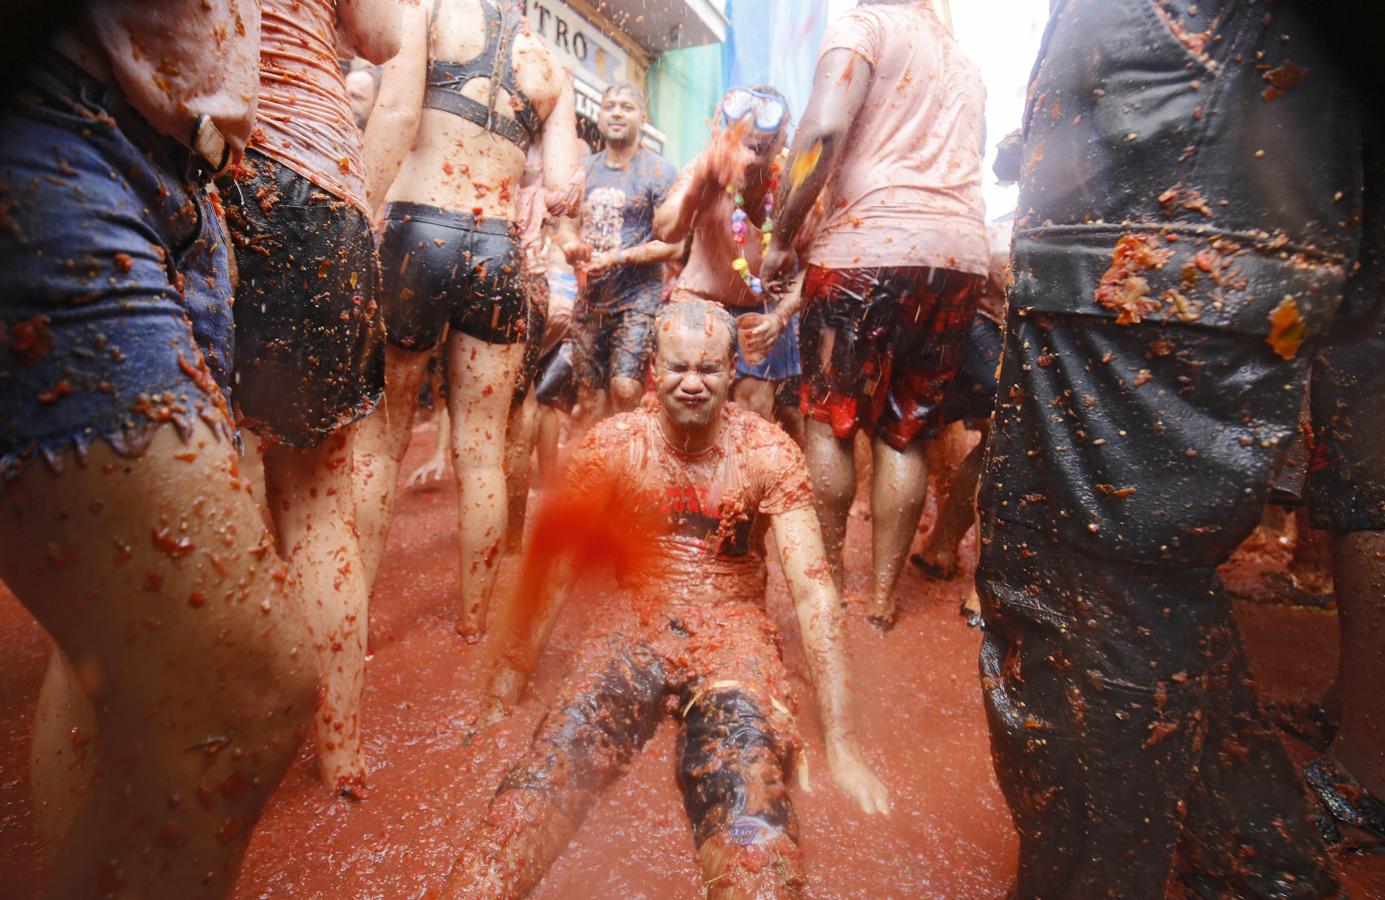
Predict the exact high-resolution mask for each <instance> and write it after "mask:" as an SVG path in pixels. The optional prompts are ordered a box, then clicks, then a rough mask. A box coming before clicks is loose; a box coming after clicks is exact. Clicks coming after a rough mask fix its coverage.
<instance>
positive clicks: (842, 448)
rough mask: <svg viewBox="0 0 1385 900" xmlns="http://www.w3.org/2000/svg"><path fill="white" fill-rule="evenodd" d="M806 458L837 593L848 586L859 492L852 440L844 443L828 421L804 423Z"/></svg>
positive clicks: (812, 420)
mask: <svg viewBox="0 0 1385 900" xmlns="http://www.w3.org/2000/svg"><path fill="white" fill-rule="evenodd" d="M803 455H804V456H805V457H807V460H808V471H809V472H810V473H811V474H812V476H813V500H814V505H815V506H816V507H817V513H818V521H819V522H820V523H821V524H822V541H823V545H824V546H825V547H826V549H827V559H828V561H829V562H831V564H832V578H833V579H834V580H835V581H836V582H837V590H838V591H841V590H842V588H843V586H844V585H845V577H846V576H845V568H844V562H843V559H844V555H845V548H846V519H847V513H848V512H849V511H850V509H851V498H852V497H853V496H854V495H855V493H856V461H855V459H854V458H853V456H852V453H851V440H850V439H849V438H848V439H846V440H843V439H841V438H839V437H837V436H836V435H835V434H834V433H833V432H832V426H831V425H828V424H826V423H825V422H819V421H816V420H814V419H809V420H808V421H807V422H805V423H804V443H803Z"/></svg>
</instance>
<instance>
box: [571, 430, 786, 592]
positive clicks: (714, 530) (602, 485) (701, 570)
mask: <svg viewBox="0 0 1385 900" xmlns="http://www.w3.org/2000/svg"><path fill="white" fill-rule="evenodd" d="M661 415H662V413H661V412H660V411H659V410H658V408H657V407H656V408H643V409H639V410H636V411H634V412H631V413H627V414H625V415H621V416H616V417H614V418H611V419H607V420H606V421H605V422H602V423H601V424H600V425H598V426H597V427H596V428H595V429H593V430H592V432H591V433H590V434H588V435H587V437H586V438H585V439H584V440H583V441H582V443H581V445H580V446H579V447H578V448H577V451H576V452H575V453H574V455H573V459H572V464H571V466H570V468H569V470H568V490H570V491H572V492H573V493H574V494H576V495H577V496H582V497H589V498H591V503H592V515H593V516H610V515H617V516H629V517H631V521H632V522H633V521H645V522H652V525H653V531H654V532H655V534H656V537H655V538H653V540H654V541H655V543H656V547H655V548H653V549H654V551H655V552H654V553H653V554H652V559H651V561H650V562H651V568H650V571H649V572H648V573H641V574H640V575H639V576H638V578H636V577H635V575H634V573H630V572H625V573H620V574H621V577H622V583H623V584H625V585H626V586H627V587H631V588H633V589H636V590H638V591H639V593H641V594H644V595H646V596H648V597H650V598H653V599H657V600H660V601H666V602H671V603H675V604H678V603H706V602H713V603H715V602H721V601H725V600H737V601H749V602H752V603H757V604H759V603H763V601H764V591H765V550H764V542H765V530H766V529H767V528H768V527H769V521H770V517H771V516H776V515H780V514H783V513H786V512H790V511H792V510H795V509H802V508H805V507H809V506H811V505H812V498H813V494H812V484H811V482H810V481H809V478H808V469H807V466H806V464H805V463H804V460H803V454H802V452H801V451H800V450H799V449H798V447H797V446H796V445H795V444H794V443H793V441H791V440H790V439H789V437H788V435H786V434H785V433H784V432H783V431H782V430H780V429H779V428H778V427H777V426H775V425H772V424H770V423H768V422H766V421H765V420H763V419H761V418H760V417H759V416H756V415H754V414H752V413H749V412H746V411H745V410H742V409H740V408H739V407H737V406H735V405H734V404H729V403H728V404H727V405H726V407H725V409H724V410H723V412H722V414H721V415H722V429H721V434H720V436H719V437H718V438H717V442H716V443H715V444H714V445H712V446H711V447H709V448H708V449H706V450H704V451H702V452H700V453H695V454H688V453H683V452H680V451H679V450H678V449H676V448H675V447H674V446H672V445H671V444H670V443H669V441H668V439H667V438H666V437H665V436H664V432H663V430H662V428H661V426H660V422H659V419H660V416H661ZM636 581H638V583H635V582H636Z"/></svg>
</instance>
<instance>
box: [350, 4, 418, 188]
mask: <svg viewBox="0 0 1385 900" xmlns="http://www.w3.org/2000/svg"><path fill="white" fill-rule="evenodd" d="M400 11H401V15H402V18H401V32H402V46H401V48H400V51H399V53H397V54H396V55H395V56H394V58H393V59H391V60H390V61H389V62H387V63H385V68H384V71H383V73H382V75H381V78H380V96H379V99H377V100H376V101H375V110H374V111H373V112H372V113H371V114H370V122H369V124H367V125H366V129H365V138H364V144H365V170H366V171H365V175H366V200H367V201H368V202H369V203H370V208H371V209H373V210H376V211H378V210H379V209H380V208H381V207H382V206H384V203H385V195H386V194H387V193H388V192H389V189H390V185H391V184H393V183H394V177H395V176H396V175H398V174H399V166H400V164H402V163H403V162H404V157H405V155H407V154H408V152H409V149H410V148H411V147H413V145H414V136H415V134H417V132H418V123H419V120H420V119H422V118H423V88H424V82H425V80H426V79H427V69H428V16H427V14H426V13H425V11H424V10H423V8H422V7H420V6H419V4H418V3H417V2H415V0H404V2H403V3H401V5H400Z"/></svg>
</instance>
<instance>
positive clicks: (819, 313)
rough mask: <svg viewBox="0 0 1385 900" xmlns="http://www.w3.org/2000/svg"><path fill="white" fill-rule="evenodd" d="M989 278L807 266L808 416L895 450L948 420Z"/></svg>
mask: <svg viewBox="0 0 1385 900" xmlns="http://www.w3.org/2000/svg"><path fill="white" fill-rule="evenodd" d="M984 284H985V277H984V276H982V275H972V274H968V273H965V272H957V271H953V270H951V269H938V268H929V267H926V266H925V267H883V268H870V269H824V268H820V267H818V266H813V267H811V268H809V270H808V275H807V278H806V280H805V281H804V285H803V297H804V307H803V324H802V329H801V332H800V334H799V346H800V347H801V348H802V358H803V401H802V410H803V412H804V414H805V415H807V416H808V417H810V418H812V419H816V420H817V421H819V422H825V423H827V424H830V425H831V426H832V430H833V432H834V433H835V434H836V435H837V436H838V437H840V438H849V437H851V436H852V435H853V434H855V432H856V430H857V429H858V428H866V429H868V430H869V431H870V432H871V433H872V434H873V435H874V436H876V437H879V438H881V439H882V440H884V441H886V442H887V443H888V444H889V445H890V446H891V447H894V448H895V449H896V450H904V449H905V448H906V447H908V445H909V444H910V443H911V442H912V441H914V440H915V439H917V438H919V437H921V436H923V435H925V434H927V433H928V432H929V431H930V430H931V429H936V428H937V427H938V426H939V425H940V424H941V422H942V413H943V408H942V407H943V399H944V397H945V396H946V395H947V391H948V388H949V386H950V385H951V383H952V380H953V378H954V377H956V374H957V370H958V369H959V368H960V367H961V365H962V360H963V358H964V357H965V354H966V348H967V339H968V337H969V336H970V333H971V332H970V329H971V321H972V317H973V315H974V314H975V312H976V303H977V300H978V298H979V297H980V295H981V288H982V287H983V285H984Z"/></svg>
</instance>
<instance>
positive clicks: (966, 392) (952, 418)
mask: <svg viewBox="0 0 1385 900" xmlns="http://www.w3.org/2000/svg"><path fill="white" fill-rule="evenodd" d="M1001 340H1002V335H1001V328H1000V326H999V325H997V324H996V323H995V322H992V321H991V320H990V319H988V318H986V317H985V316H983V315H981V314H980V313H977V314H976V317H975V318H973V319H972V320H971V339H970V340H968V341H967V353H966V357H965V358H964V359H963V360H962V368H961V369H960V370H958V372H957V377H956V378H954V379H953V380H952V385H951V387H949V388H948V391H947V397H946V398H945V399H944V400H943V414H942V424H943V425H949V424H951V423H953V422H961V423H962V424H964V425H966V426H967V427H968V428H971V429H976V428H980V427H981V426H983V425H985V424H986V423H987V422H989V421H990V419H991V412H992V411H993V410H994V409H995V395H996V392H997V391H998V390H999V383H998V382H997V381H996V372H997V370H998V369H999V368H1000V349H1001Z"/></svg>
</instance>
